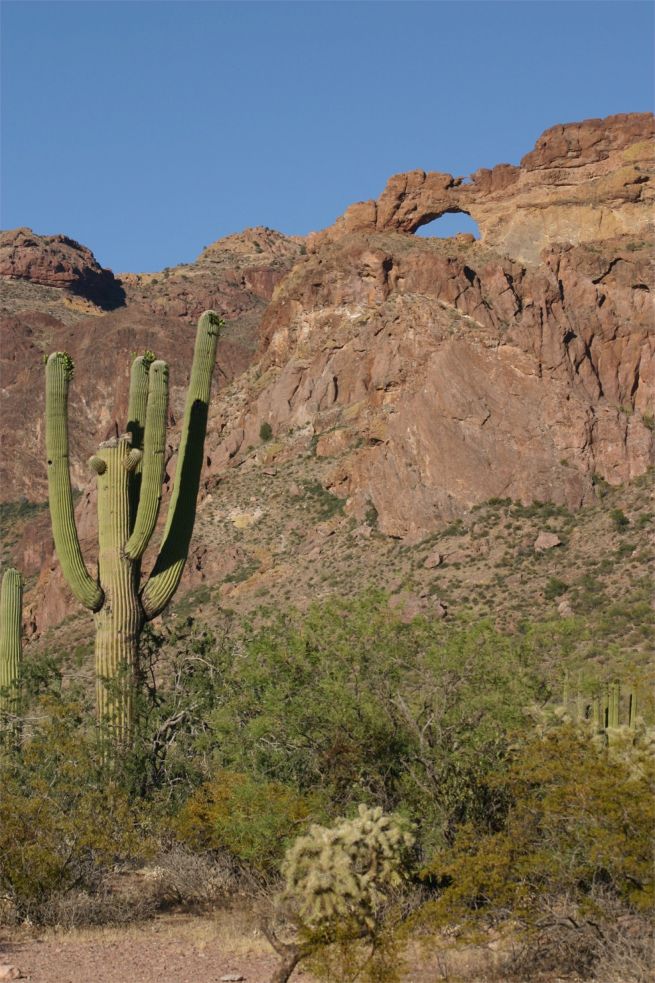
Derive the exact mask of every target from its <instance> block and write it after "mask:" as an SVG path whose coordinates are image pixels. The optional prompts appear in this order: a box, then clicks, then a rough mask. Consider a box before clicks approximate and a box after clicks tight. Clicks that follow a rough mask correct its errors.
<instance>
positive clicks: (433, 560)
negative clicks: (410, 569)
mask: <svg viewBox="0 0 655 983" xmlns="http://www.w3.org/2000/svg"><path fill="white" fill-rule="evenodd" d="M442 563H443V556H442V554H441V553H440V552H439V550H432V552H431V553H428V555H427V556H426V558H425V560H424V562H423V566H424V567H425V568H426V569H427V570H433V569H434V568H435V567H439V566H441V564H442Z"/></svg>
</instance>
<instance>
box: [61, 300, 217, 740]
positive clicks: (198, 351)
mask: <svg viewBox="0 0 655 983" xmlns="http://www.w3.org/2000/svg"><path fill="white" fill-rule="evenodd" d="M222 324H223V322H222V320H221V319H220V317H219V316H218V314H216V313H215V312H214V311H206V312H205V313H204V314H203V315H202V316H201V318H200V320H199V322H198V332H197V335H196V345H195V351H194V355H193V366H192V369H191V379H190V382H189V389H188V392H187V400H186V408H185V411H184V420H183V423H182V434H181V438H180V448H179V452H178V460H177V469H176V472H175V482H174V486H173V492H172V495H171V500H170V505H169V509H168V515H167V519H166V525H165V528H164V533H163V539H162V543H161V546H160V549H159V553H158V556H157V558H156V561H155V564H154V567H153V570H152V572H151V574H150V577H149V578H148V579H147V580H146V582H145V584H144V585H143V586H141V558H142V556H143V554H144V552H145V549H146V547H147V545H148V543H149V541H150V539H151V537H152V534H153V532H154V529H155V525H156V522H157V515H158V512H159V505H160V502H161V489H162V481H163V477H164V467H165V460H164V452H165V448H166V413H167V408H168V366H167V365H166V363H165V362H163V361H159V360H157V359H155V357H154V355H153V354H152V353H151V352H147V353H146V354H145V355H142V356H139V357H138V358H136V359H135V360H134V362H133V364H132V371H131V376H130V396H129V405H128V422H127V427H126V432H125V433H123V434H121V435H120V436H117V437H114V438H112V439H111V440H108V441H105V443H103V444H101V445H100V447H99V448H98V450H97V452H96V453H95V454H94V455H93V456H92V457H91V458H90V460H89V464H90V466H91V467H92V469H93V470H94V471H95V472H96V474H97V481H98V546H99V552H98V575H97V578H96V579H94V578H93V577H92V576H91V575H90V574H89V572H88V570H87V568H86V565H85V563H84V559H83V557H82V552H81V549H80V543H79V538H78V535H77V529H76V527H75V518H74V511H73V496H72V490H71V482H70V471H69V461H68V389H69V384H70V380H71V377H72V374H73V363H72V360H71V358H70V356H68V355H67V354H65V353H63V352H54V353H53V354H52V355H50V357H49V358H48V361H47V365H46V447H47V453H48V489H49V499H50V515H51V519H52V531H53V535H54V540H55V549H56V552H57V556H58V558H59V562H60V563H61V566H62V570H63V572H64V575H65V577H66V580H67V581H68V584H69V586H70V588H71V590H72V592H73V594H74V595H75V597H76V598H77V600H78V601H80V602H81V603H82V604H83V605H84V606H85V607H87V608H90V610H91V611H93V612H94V615H95V622H96V645H95V656H96V697H97V709H98V716H99V718H100V720H101V721H103V722H104V723H105V724H106V725H107V726H108V727H109V729H110V730H111V732H112V735H113V737H114V740H115V741H116V742H117V743H119V744H124V743H127V742H129V739H130V736H131V732H132V729H133V725H134V673H135V669H136V665H137V650H138V641H139V635H140V634H141V631H142V629H143V626H144V624H145V622H146V621H149V620H150V619H151V618H154V617H155V616H156V615H158V614H159V613H160V612H161V611H163V609H164V608H165V607H166V605H167V604H168V603H169V601H170V600H171V598H172V597H173V594H174V593H175V591H176V590H177V587H178V584H179V582H180V578H181V576H182V571H183V569H184V564H185V562H186V558H187V555H188V552H189V543H190V541H191V535H192V532H193V524H194V521H195V512H196V499H197V495H198V488H199V485H200V472H201V468H202V461H203V449H204V442H205V433H206V429H207V414H208V410H209V399H210V392H211V380H212V374H213V371H214V363H215V361H216V345H217V342H218V335H219V331H220V328H221V326H222Z"/></svg>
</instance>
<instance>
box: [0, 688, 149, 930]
mask: <svg viewBox="0 0 655 983" xmlns="http://www.w3.org/2000/svg"><path fill="white" fill-rule="evenodd" d="M82 709H83V708H80V707H78V706H76V705H75V704H71V703H63V702H61V701H59V700H56V699H54V698H52V697H49V698H47V699H44V700H43V701H42V702H41V704H40V711H41V714H42V716H41V717H40V718H37V719H36V720H32V721H31V722H30V728H31V734H29V735H28V736H26V737H25V739H24V741H23V745H22V747H21V748H19V749H18V750H16V751H15V752H14V753H7V754H5V755H3V756H2V758H1V759H0V787H1V788H2V796H1V797H0V895H2V897H3V898H4V899H5V900H6V901H7V902H8V903H9V908H10V909H11V911H12V912H13V914H14V916H15V917H17V918H30V919H31V920H32V921H44V920H48V918H50V917H52V915H51V913H52V911H54V902H55V899H57V898H60V897H62V896H64V895H66V894H67V893H69V892H71V891H73V890H77V891H84V890H86V889H88V890H89V891H93V889H94V888H95V887H97V885H98V883H99V881H100V879H101V877H102V874H103V872H104V871H106V870H107V869H108V868H109V867H111V866H112V865H113V864H114V863H116V862H117V861H118V860H119V859H121V858H131V859H135V858H141V857H143V856H144V855H145V854H146V853H147V851H148V848H149V842H150V841H149V836H148V823H147V822H146V820H145V816H144V814H143V813H141V812H140V811H139V810H138V809H137V808H135V807H134V805H133V803H132V801H131V799H130V797H129V795H128V794H127V792H126V791H125V790H124V789H123V788H122V787H121V786H120V784H119V782H118V781H116V780H115V779H114V778H113V776H112V775H111V773H110V772H108V769H107V767H106V766H105V764H104V762H103V757H102V753H101V749H100V748H99V747H98V744H97V741H96V739H95V735H94V734H93V733H91V734H88V733H87V732H86V731H85V727H84V724H83V723H82V722H81V721H82V719H83V713H82ZM49 913H50V914H49Z"/></svg>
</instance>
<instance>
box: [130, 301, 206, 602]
mask: <svg viewBox="0 0 655 983" xmlns="http://www.w3.org/2000/svg"><path fill="white" fill-rule="evenodd" d="M222 324H223V321H222V320H221V318H220V317H219V315H218V314H216V312H215V311H205V313H204V314H203V315H202V316H201V318H200V320H199V321H198V332H197V334H196V346H195V350H194V354H193V366H192V369H191V379H190V381H189V390H188V392H187V400H186V407H185V410H184V421H183V423H182V434H181V437H180V449H179V452H178V458H177V469H176V472H175V483H174V485H173V492H172V495H171V501H170V505H169V508H168V515H167V518H166V526H165V528H164V535H163V540H162V545H161V548H160V550H159V555H158V556H157V560H156V562H155V565H154V567H153V570H152V573H151V575H150V578H149V580H148V581H147V583H146V585H145V587H144V589H143V591H142V593H141V603H142V604H143V610H144V612H145V615H146V618H148V619H150V618H154V617H155V616H156V615H158V614H159V612H160V611H162V610H163V609H164V608H165V607H166V605H167V604H168V602H169V601H170V599H171V597H172V596H173V594H174V593H175V591H176V589H177V586H178V584H179V582H180V577H181V576H182V571H183V569H184V564H185V563H186V558H187V555H188V552H189V543H190V542H191V534H192V532H193V524H194V521H195V515H196V499H197V497H198V489H199V487H200V472H201V469H202V462H203V454H204V444H205V433H206V430H207V414H208V411H209V398H210V394H211V382H212V374H213V371H214V363H215V361H216V345H217V343H218V335H219V332H220V328H221V326H222Z"/></svg>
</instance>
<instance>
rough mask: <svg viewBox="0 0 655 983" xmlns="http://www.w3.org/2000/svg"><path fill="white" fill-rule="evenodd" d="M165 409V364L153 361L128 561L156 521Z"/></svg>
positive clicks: (142, 546) (140, 550) (143, 546)
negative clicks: (137, 501) (138, 496)
mask: <svg viewBox="0 0 655 983" xmlns="http://www.w3.org/2000/svg"><path fill="white" fill-rule="evenodd" d="M167 410H168V366H167V364H166V362H162V361H156V362H153V363H152V365H151V366H150V371H149V385H148V409H147V413H146V422H145V434H144V439H143V464H142V474H141V492H140V498H139V507H138V511H137V515H136V522H135V524H134V529H133V531H132V535H131V536H130V538H129V539H128V541H127V543H126V544H125V555H126V556H127V557H128V558H129V559H130V560H138V559H139V558H140V557H142V556H143V554H144V552H145V549H146V546H147V545H148V542H149V540H150V537H151V536H152V534H153V532H154V529H155V525H156V524H157V515H158V513H159V505H160V502H161V489H162V481H163V478H164V468H165V459H164V455H165V451H166V413H167Z"/></svg>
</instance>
